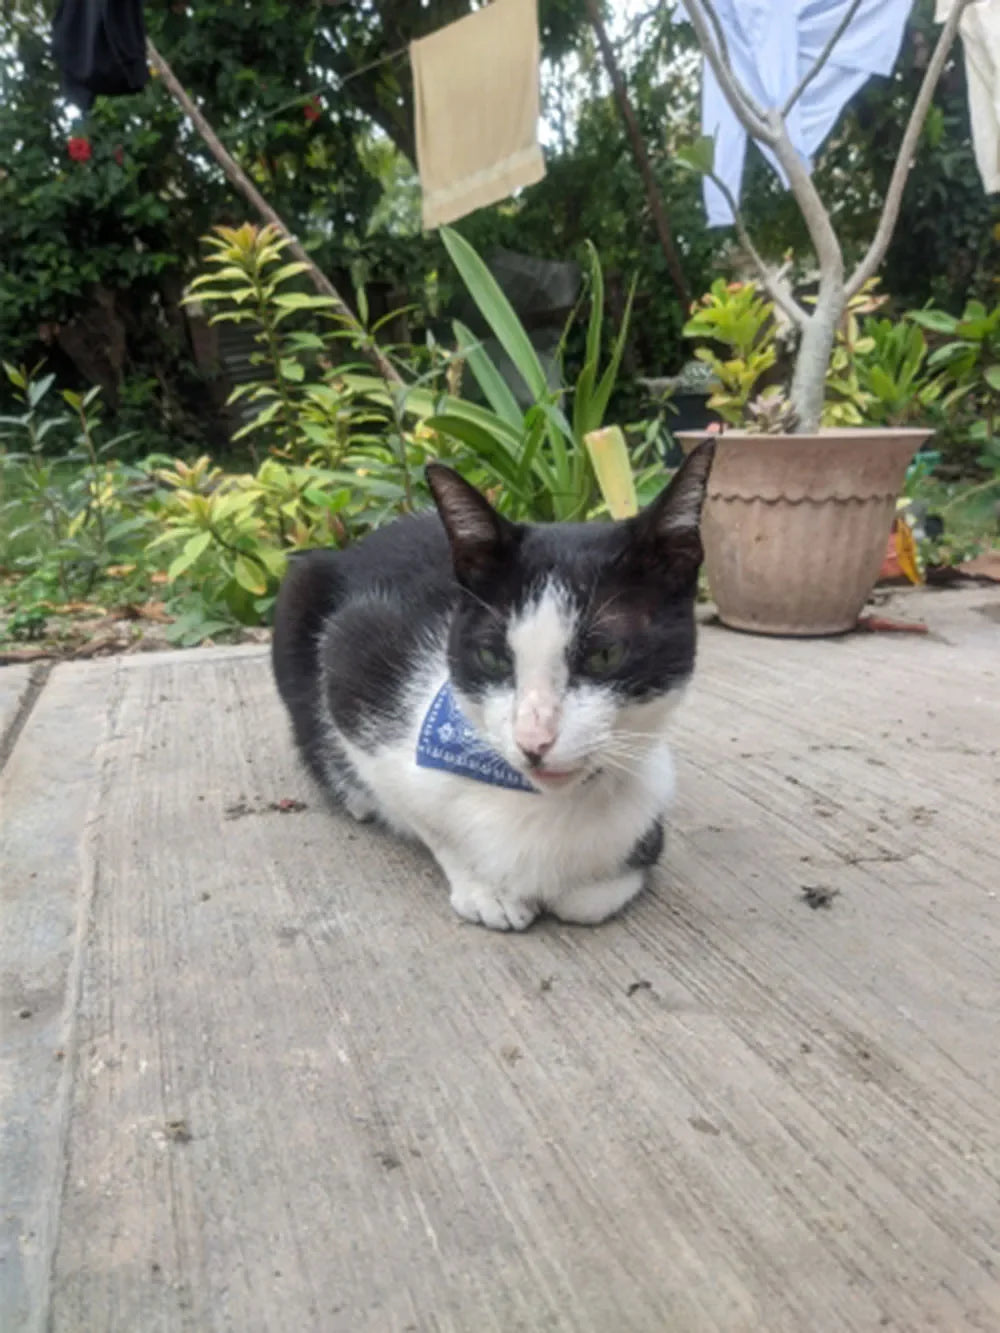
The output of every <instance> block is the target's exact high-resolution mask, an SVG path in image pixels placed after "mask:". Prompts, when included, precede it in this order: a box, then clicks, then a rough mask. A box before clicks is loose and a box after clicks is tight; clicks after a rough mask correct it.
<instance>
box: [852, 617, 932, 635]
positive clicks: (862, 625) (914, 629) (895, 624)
mask: <svg viewBox="0 0 1000 1333" xmlns="http://www.w3.org/2000/svg"><path fill="white" fill-rule="evenodd" d="M855 629H859V630H866V631H867V632H868V633H869V634H928V633H929V632H930V631H929V629H928V626H927V625H925V624H924V622H923V621H922V620H893V619H891V618H890V617H889V616H858V623H857V625H855Z"/></svg>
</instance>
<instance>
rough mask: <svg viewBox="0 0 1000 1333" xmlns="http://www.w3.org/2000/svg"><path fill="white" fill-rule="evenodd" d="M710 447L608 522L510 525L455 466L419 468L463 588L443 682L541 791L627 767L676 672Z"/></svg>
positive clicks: (662, 712)
mask: <svg viewBox="0 0 1000 1333" xmlns="http://www.w3.org/2000/svg"><path fill="white" fill-rule="evenodd" d="M713 451H714V445H713V444H711V443H707V444H703V445H702V446H700V448H698V449H696V450H695V451H694V452H693V453H691V454H690V455H689V456H688V458H687V459H686V460H685V462H684V464H683V466H682V467H681V468H680V469H679V470H678V472H677V473H676V474H675V476H674V478H673V480H672V481H671V483H670V485H669V486H668V487H667V488H666V490H665V491H664V492H663V493H662V494H661V495H660V496H658V497H657V499H656V500H654V501H653V503H652V504H651V505H649V506H648V507H647V508H646V509H644V510H643V511H642V512H641V513H640V514H638V515H637V516H636V517H635V518H631V519H627V520H625V521H623V522H618V523H554V524H526V523H512V522H510V520H508V519H506V518H504V517H502V516H501V515H500V514H498V513H497V512H496V510H494V509H493V508H492V506H491V505H490V504H489V503H488V502H487V500H485V499H484V497H483V496H482V495H480V494H479V492H478V491H477V490H475V489H474V487H472V486H470V485H469V484H468V482H466V481H464V480H463V479H462V478H461V477H460V476H459V475H458V474H457V473H456V472H453V471H452V470H451V469H450V468H447V467H443V466H442V465H440V464H431V465H430V466H429V467H428V469H427V476H428V481H429V483H430V487H431V491H432V492H433V495H434V500H435V503H436V504H437V508H438V512H439V514H440V516H441V520H442V522H443V523H444V527H445V530H446V532H447V534H448V540H449V542H450V544H451V552H452V560H453V563H454V568H455V574H456V577H457V579H458V582H459V584H460V585H461V587H462V590H463V594H462V596H461V598H460V600H459V603H458V607H457V610H456V612H455V616H454V619H453V622H452V627H451V635H450V640H449V644H448V658H449V667H450V671H451V679H452V684H453V686H454V688H455V691H456V694H457V696H458V698H459V701H460V703H461V706H462V709H463V711H464V712H465V713H466V715H467V716H468V718H469V720H470V722H472V723H473V725H474V726H475V727H476V728H477V730H478V732H479V734H480V735H481V736H482V737H483V739H484V740H485V741H487V742H488V743H489V744H490V745H491V746H492V747H493V749H495V750H496V751H498V752H499V753H500V754H502V755H503V756H504V758H505V759H506V760H507V761H508V763H510V764H511V765H513V767H515V768H517V769H519V770H520V771H521V772H523V773H525V774H526V775H527V776H528V778H529V779H530V780H531V781H532V782H533V783H534V785H535V786H537V787H538V788H539V789H540V790H543V791H557V790H568V789H570V788H572V787H574V786H575V785H576V784H577V783H578V782H580V781H582V780H584V779H585V778H586V777H588V776H589V775H591V774H592V773H594V772H595V771H596V770H597V769H605V770H617V771H619V772H621V773H628V772H630V771H634V769H635V768H636V767H637V765H638V764H639V763H640V762H641V758H642V754H643V752H644V750H646V749H648V746H649V742H650V739H651V738H653V737H654V736H656V735H658V734H659V732H660V731H661V729H662V727H663V724H664V722H665V720H666V717H667V715H668V713H669V711H670V710H671V708H672V707H673V705H674V704H675V703H676V701H677V699H678V697H679V692H680V690H681V688H682V687H683V686H684V685H685V684H686V682H687V680H688V679H689V677H690V675H691V672H692V669H693V667H694V654H695V622H694V604H695V593H696V589H697V579H698V567H699V566H700V564H701V560H702V548H701V539H700V537H699V531H698V528H699V522H700V518H701V508H702V502H703V500H704V496H705V486H706V483H707V480H708V473H709V470H710V468H711V465H712V455H713Z"/></svg>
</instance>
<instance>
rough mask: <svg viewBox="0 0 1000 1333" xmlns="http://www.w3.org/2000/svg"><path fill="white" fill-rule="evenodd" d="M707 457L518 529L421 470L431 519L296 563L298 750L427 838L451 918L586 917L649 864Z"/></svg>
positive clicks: (292, 619) (669, 770) (345, 797)
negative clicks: (657, 480)
mask: <svg viewBox="0 0 1000 1333" xmlns="http://www.w3.org/2000/svg"><path fill="white" fill-rule="evenodd" d="M712 452H713V446H712V444H710V443H709V444H704V445H702V446H701V447H700V448H699V449H697V450H696V451H695V452H694V453H692V454H691V455H690V456H689V457H688V458H687V460H686V461H685V463H684V464H683V466H682V467H681V468H680V469H679V471H678V472H677V473H676V475H675V476H674V478H673V481H672V482H671V484H670V486H669V487H668V488H667V489H666V490H665V491H664V492H663V493H662V494H661V495H660V496H659V497H658V498H657V499H656V500H655V501H654V502H653V503H652V504H651V505H649V506H648V508H646V509H645V510H643V511H642V512H641V513H640V514H639V515H638V516H637V517H636V518H633V519H629V520H627V521H624V522H619V523H557V524H546V525H538V524H520V523H512V522H510V521H509V520H508V519H505V518H503V517H501V516H500V515H499V514H498V513H497V512H496V511H495V510H494V509H493V508H492V507H491V506H490V504H489V503H488V502H487V501H486V500H485V499H484V498H483V496H481V495H480V494H479V492H478V491H476V490H475V489H474V488H473V487H472V486H470V485H469V484H468V483H467V482H465V481H463V479H462V478H461V477H460V476H459V475H458V474H457V473H455V472H453V471H451V470H450V469H449V468H446V467H443V466H441V465H439V464H431V465H430V466H429V467H428V469H427V476H428V481H429V483H430V487H431V491H432V493H433V495H434V499H435V502H436V505H437V510H438V512H437V513H436V514H435V513H434V512H429V513H426V514H421V515H417V516H414V517H409V518H402V519H399V520H397V521H395V522H393V523H391V524H389V525H388V526H387V527H385V528H383V529H380V530H379V531H377V532H375V533H373V534H371V535H370V536H369V537H366V538H365V539H364V540H363V541H361V542H358V543H357V544H356V545H354V546H351V547H348V548H347V549H346V550H343V551H311V552H308V553H306V554H304V555H301V556H299V557H297V558H296V559H295V560H294V561H293V563H292V566H291V568H290V570H289V573H288V575H287V577H286V579H285V582H284V584H283V586H282V588H281V592H280V595H279V598H278V606H277V613H276V621H275V633H274V648H273V660H274V670H275V675H276V678H277V682H278V688H279V690H280V692H281V695H282V697H283V699H284V701H285V704H286V706H287V707H288V710H289V713H290V714H291V719H292V727H293V730H294V734H295V739H296V742H297V744H298V747H299V749H300V751H301V753H302V755H303V758H304V759H305V762H306V764H307V765H308V767H309V768H310V770H311V771H312V773H313V775H314V776H315V777H316V778H317V779H318V780H319V781H320V782H321V783H322V784H324V785H325V786H326V787H328V788H331V789H332V790H333V792H334V793H335V795H336V796H337V797H338V798H339V799H340V800H341V801H342V803H343V804H344V805H345V806H346V807H347V809H348V810H349V811H350V813H351V814H352V815H354V816H355V817H356V818H357V819H369V818H372V817H377V818H379V819H381V820H383V821H384V822H385V823H386V824H388V825H389V826H390V827H392V828H394V829H396V830H397V831H399V832H401V833H404V834H408V835H411V836H415V837H417V838H419V839H420V840H421V841H422V842H423V843H424V844H425V845H426V846H427V847H428V848H429V849H430V851H431V852H432V853H433V854H434V856H435V857H436V859H437V861H438V863H439V864H440V866H441V868H442V870H443V871H444V873H445V875H446V876H447V877H448V882H449V884H450V887H451V904H452V907H453V908H454V909H455V911H456V912H457V913H458V914H459V916H461V917H464V918H466V919H467V920H469V921H475V922H480V923H482V924H483V925H484V926H489V927H491V928H493V929H495V930H523V929H524V928H525V927H526V926H528V925H530V924H531V922H532V921H533V920H534V919H535V917H536V916H537V915H538V914H539V913H540V912H543V911H544V912H550V913H552V914H553V915H554V916H557V917H559V918H561V919H562V920H564V921H576V922H588V923H596V922H599V921H603V920H605V919H606V918H607V917H609V916H611V915H612V914H613V913H615V912H617V911H618V910H619V909H620V908H622V907H623V906H624V905H625V904H626V903H627V902H628V901H629V900H630V899H631V898H633V897H634V896H635V895H636V894H637V893H638V892H639V890H640V889H641V888H642V886H643V882H644V878H645V875H646V872H647V870H648V869H649V867H650V866H651V865H653V864H655V862H656V861H657V860H658V858H659V855H660V851H661V849H662V845H663V832H662V826H661V819H662V817H663V814H664V811H665V809H666V807H667V805H668V804H669V802H670V799H671V797H672V794H673V787H674V772H673V765H672V762H671V757H670V752H669V749H668V747H667V742H666V738H665V728H666V724H667V721H668V719H669V717H670V714H671V712H672V710H673V708H674V706H675V704H676V703H677V701H678V699H679V698H680V695H681V693H682V690H683V687H684V685H685V684H686V682H687V681H688V679H689V677H690V675H691V672H692V669H693V666H694V656H695V621H694V603H695V591H696V584H697V574H698V567H699V565H700V564H701V559H702V549H701V541H700V539H699V535H698V527H699V520H700V516H701V508H702V501H703V499H704V494H705V486H706V482H707V479H708V473H709V469H710V467H711V462H712Z"/></svg>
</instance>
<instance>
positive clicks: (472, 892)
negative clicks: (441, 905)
mask: <svg viewBox="0 0 1000 1333" xmlns="http://www.w3.org/2000/svg"><path fill="white" fill-rule="evenodd" d="M451 905H452V907H453V908H454V909H455V911H456V912H457V913H458V915H459V916H460V917H462V918H463V919H464V920H466V921H473V922H475V924H476V925H479V926H487V927H488V928H489V929H490V930H527V928H528V927H529V926H530V925H531V923H532V921H534V919H535V917H536V916H537V915H538V904H537V903H530V902H526V901H525V900H524V899H523V898H514V897H510V896H508V895H507V894H504V893H502V892H499V891H498V890H497V889H495V888H492V887H491V886H490V885H488V884H477V883H474V882H470V881H465V882H463V883H460V884H452V886H451Z"/></svg>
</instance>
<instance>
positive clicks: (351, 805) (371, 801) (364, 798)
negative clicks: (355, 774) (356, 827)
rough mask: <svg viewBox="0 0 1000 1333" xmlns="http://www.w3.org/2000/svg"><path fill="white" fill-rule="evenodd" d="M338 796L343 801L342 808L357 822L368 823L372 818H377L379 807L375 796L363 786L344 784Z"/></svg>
mask: <svg viewBox="0 0 1000 1333" xmlns="http://www.w3.org/2000/svg"><path fill="white" fill-rule="evenodd" d="M340 796H341V799H342V801H343V802H344V809H345V810H346V811H347V813H348V814H349V815H351V816H352V818H354V819H356V820H357V821H358V823H359V824H370V823H371V822H372V820H373V819H377V818H378V814H379V808H378V804H377V803H376V801H375V797H374V796H372V794H371V792H369V791H366V790H365V788H364V787H347V786H345V787H344V788H343V790H342V791H341V793H340Z"/></svg>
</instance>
